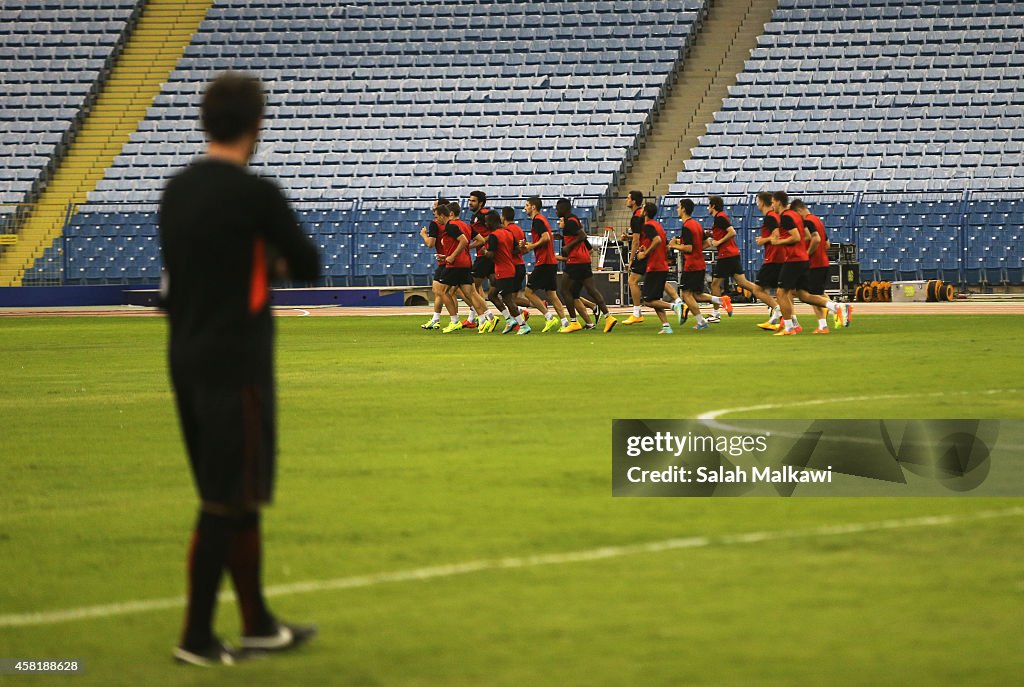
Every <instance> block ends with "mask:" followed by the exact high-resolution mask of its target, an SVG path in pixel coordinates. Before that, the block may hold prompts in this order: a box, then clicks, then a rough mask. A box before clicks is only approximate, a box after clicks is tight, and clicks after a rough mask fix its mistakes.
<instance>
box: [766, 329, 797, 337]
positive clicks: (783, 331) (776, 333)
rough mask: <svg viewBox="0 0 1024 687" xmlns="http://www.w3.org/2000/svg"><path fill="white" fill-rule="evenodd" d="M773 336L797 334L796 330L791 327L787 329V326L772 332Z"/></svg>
mask: <svg viewBox="0 0 1024 687" xmlns="http://www.w3.org/2000/svg"><path fill="white" fill-rule="evenodd" d="M772 336H796V330H795V329H790V330H789V331H786V328H785V327H783V328H782V329H780V330H779V331H777V332H775V333H774V334H772Z"/></svg>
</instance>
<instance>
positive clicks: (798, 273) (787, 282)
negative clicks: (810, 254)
mask: <svg viewBox="0 0 1024 687" xmlns="http://www.w3.org/2000/svg"><path fill="white" fill-rule="evenodd" d="M810 266H811V263H810V262H809V261H807V260H802V261H800V262H786V263H783V264H782V271H780V272H779V288H780V289H788V290H796V289H804V290H805V291H806V290H807V272H808V271H809V270H810Z"/></svg>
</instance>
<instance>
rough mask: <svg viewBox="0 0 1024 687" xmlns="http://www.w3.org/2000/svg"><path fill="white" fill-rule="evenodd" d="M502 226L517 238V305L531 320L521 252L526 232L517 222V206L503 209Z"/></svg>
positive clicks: (515, 255)
mask: <svg viewBox="0 0 1024 687" xmlns="http://www.w3.org/2000/svg"><path fill="white" fill-rule="evenodd" d="M501 226H502V227H504V228H505V229H508V230H509V231H510V232H512V237H513V238H514V239H515V240H516V252H515V253H514V254H513V258H512V261H513V262H514V263H515V265H516V277H515V279H516V305H517V306H519V310H520V311H521V312H522V313H523V317H524V318H526V319H527V320H529V319H530V311H529V310H527V309H526V308H527V307H528V306H529V305H530V301H528V300H526V261H525V260H523V256H522V253H521V252H520V251H521V250H522V246H523V244H524V243H526V233H525V232H524V231H523V228H522V227H520V226H519V225H518V224H516V210H515V208H512V207H508V206H506V207H503V208H502V209H501ZM502 314H504V313H502Z"/></svg>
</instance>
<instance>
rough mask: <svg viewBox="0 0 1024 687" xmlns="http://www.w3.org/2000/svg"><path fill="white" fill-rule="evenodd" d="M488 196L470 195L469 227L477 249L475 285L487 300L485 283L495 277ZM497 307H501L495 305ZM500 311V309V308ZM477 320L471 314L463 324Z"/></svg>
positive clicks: (475, 192) (481, 192)
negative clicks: (489, 246)
mask: <svg viewBox="0 0 1024 687" xmlns="http://www.w3.org/2000/svg"><path fill="white" fill-rule="evenodd" d="M486 205H487V194H486V193H484V192H483V191H473V192H472V193H470V194H469V211H470V212H472V213H473V217H472V220H473V221H472V222H471V223H470V225H469V227H470V229H471V230H472V232H471V235H470V243H469V247H470V248H471V249H473V248H475V249H476V259H475V260H474V261H473V285H474V287H475V288H476V290H477V292H478V293H479V294H480V297H481V298H485V297H486V294H485V292H484V281H485V280H488V279H490V278H491V277H492V276H493V275H494V262H493V261H491V260H490V259H489V258H488V257H487V256H486V253H487V236H488V234H490V231H491V230H490V229H489V228H488V226H487V217H488V216H489V215H492V214H494V213H493V212H491V209H490V208H488V207H487V206H486ZM495 305H499V304H498V303H495ZM499 310H500V307H499ZM474 323H475V318H474V317H473V314H472V313H470V315H469V320H468V321H467V322H463V325H465V326H467V327H473V326H475V324H474Z"/></svg>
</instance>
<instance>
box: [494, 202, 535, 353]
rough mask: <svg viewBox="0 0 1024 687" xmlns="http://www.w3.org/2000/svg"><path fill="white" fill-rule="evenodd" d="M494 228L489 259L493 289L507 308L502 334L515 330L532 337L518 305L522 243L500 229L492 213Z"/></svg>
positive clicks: (503, 228)
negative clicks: (517, 276) (518, 270)
mask: <svg viewBox="0 0 1024 687" xmlns="http://www.w3.org/2000/svg"><path fill="white" fill-rule="evenodd" d="M486 221H487V222H488V223H489V224H490V225H491V226H489V227H488V236H487V257H488V258H490V259H491V260H492V261H493V262H494V288H495V289H496V290H497V292H498V294H497V296H496V298H500V299H501V301H502V302H503V304H504V308H505V312H507V313H508V316H507V317H506V318H505V320H506V321H505V329H504V330H502V332H501V333H502V334H511V333H512V332H513V331H515V330H516V329H518V330H519V333H520V334H529V333H530V327H529V325H527V324H526V320H525V319H524V318H523V315H522V313H521V312H520V311H519V308H518V306H517V305H516V290H517V285H516V262H515V257H516V255H518V254H519V243H518V242H517V241H516V237H515V235H513V233H512V232H511V231H509V230H508V229H506V228H505V227H503V226H502V225H501V222H500V220H499V219H498V216H497V215H496V214H494V213H491V215H490V216H488V217H487V220H486Z"/></svg>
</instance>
